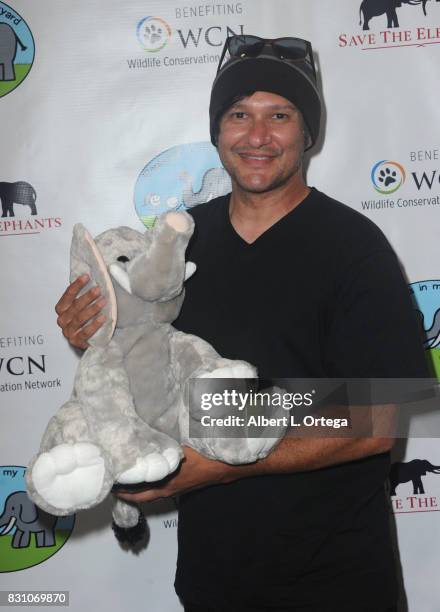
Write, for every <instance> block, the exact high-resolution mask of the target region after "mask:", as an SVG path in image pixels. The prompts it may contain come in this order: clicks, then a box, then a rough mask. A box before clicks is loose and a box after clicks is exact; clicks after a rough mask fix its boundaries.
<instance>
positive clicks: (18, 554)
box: [0, 529, 71, 573]
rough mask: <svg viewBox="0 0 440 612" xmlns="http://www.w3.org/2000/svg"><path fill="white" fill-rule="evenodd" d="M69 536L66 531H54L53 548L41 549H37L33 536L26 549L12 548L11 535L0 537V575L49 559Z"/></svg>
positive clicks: (68, 532)
mask: <svg viewBox="0 0 440 612" xmlns="http://www.w3.org/2000/svg"><path fill="white" fill-rule="evenodd" d="M70 534H71V532H70V531H68V530H64V529H62V530H59V531H58V530H56V531H55V542H56V543H55V546H48V547H43V548H37V545H36V540H35V535H32V536H31V541H30V544H29V546H28V547H27V548H12V538H13V536H12V535H5V536H2V537H0V573H1V572H14V571H16V570H21V569H25V568H27V567H32V566H33V565H37V564H38V563H41V562H42V561H45V560H46V559H49V557H52V555H54V554H55V553H56V552H57V551H58V550H59V549H60V548H61V547H62V546H63V545H64V544H65V542H66V540H67V539H68V537H69V535H70Z"/></svg>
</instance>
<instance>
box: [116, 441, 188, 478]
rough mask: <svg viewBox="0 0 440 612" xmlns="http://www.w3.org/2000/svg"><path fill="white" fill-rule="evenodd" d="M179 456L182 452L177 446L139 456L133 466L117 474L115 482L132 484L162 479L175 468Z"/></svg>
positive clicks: (178, 461) (180, 456)
mask: <svg viewBox="0 0 440 612" xmlns="http://www.w3.org/2000/svg"><path fill="white" fill-rule="evenodd" d="M181 458H182V452H181V451H180V449H179V448H177V447H175V448H173V447H170V448H166V449H165V450H163V451H162V452H157V451H154V452H151V453H149V454H147V455H144V456H143V457H139V458H138V459H137V460H136V464H135V465H134V466H133V467H131V468H129V469H128V470H125V472H122V474H120V475H119V476H118V478H117V482H118V484H134V483H138V482H156V481H157V480H162V478H165V477H166V476H168V474H171V473H172V472H174V471H175V470H176V469H177V466H178V465H179V463H180V459H181Z"/></svg>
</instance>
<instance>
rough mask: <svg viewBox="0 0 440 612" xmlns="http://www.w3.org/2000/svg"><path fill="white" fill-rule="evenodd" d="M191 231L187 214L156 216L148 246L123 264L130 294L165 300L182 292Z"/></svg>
mask: <svg viewBox="0 0 440 612" xmlns="http://www.w3.org/2000/svg"><path fill="white" fill-rule="evenodd" d="M193 231H194V221H193V219H192V217H191V216H190V215H188V214H187V213H181V212H179V213H174V212H172V213H168V214H167V215H165V216H164V217H159V219H158V221H157V223H156V225H155V226H154V229H153V232H154V237H153V240H152V241H151V244H150V247H149V248H148V250H147V251H146V253H141V254H140V255H138V256H137V257H136V258H135V259H133V260H132V261H131V262H130V263H129V264H128V265H127V274H128V277H129V280H130V287H131V291H132V293H133V294H134V295H136V296H138V297H140V298H142V299H143V300H146V301H155V300H160V301H161V302H165V301H168V300H170V299H172V298H174V297H175V296H176V295H178V294H179V293H180V292H181V291H182V287H183V282H184V279H185V258H184V254H185V250H186V247H187V245H188V242H189V240H190V238H191V236H192V233H193ZM148 240H150V237H148Z"/></svg>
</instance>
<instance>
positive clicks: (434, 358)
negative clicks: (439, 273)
mask: <svg viewBox="0 0 440 612" xmlns="http://www.w3.org/2000/svg"><path fill="white" fill-rule="evenodd" d="M409 288H410V292H411V297H412V299H413V303H414V307H415V309H416V314H417V316H418V320H419V325H420V333H421V336H422V338H423V340H424V346H425V349H426V351H427V356H428V359H429V360H430V362H431V365H432V367H433V369H434V372H435V375H436V376H437V378H438V379H440V280H425V281H419V282H417V283H412V284H411V285H410V286H409Z"/></svg>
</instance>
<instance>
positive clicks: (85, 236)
mask: <svg viewBox="0 0 440 612" xmlns="http://www.w3.org/2000/svg"><path fill="white" fill-rule="evenodd" d="M82 274H88V275H89V276H90V281H89V282H88V283H87V285H86V286H85V287H84V288H83V290H82V291H81V294H80V295H82V294H83V293H85V292H86V291H88V290H89V289H91V288H92V287H94V286H95V285H99V286H100V287H101V295H102V297H104V298H105V299H106V304H105V306H104V308H103V309H102V314H104V315H105V317H106V320H105V323H104V325H103V326H102V327H101V328H100V329H98V331H97V332H96V333H95V334H94V335H93V336H92V337H91V338H90V340H89V344H90V345H91V346H100V347H104V346H107V344H108V343H109V342H110V340H111V338H112V336H113V332H114V331H115V326H116V317H117V308H116V295H115V291H114V289H113V284H112V281H111V279H110V275H109V273H108V272H107V266H106V265H105V262H104V260H103V258H102V255H101V253H100V252H99V250H98V247H97V246H96V243H95V241H94V240H93V238H92V236H91V235H90V234H89V232H88V231H87V230H86V228H85V227H84V225H81V223H77V224H76V225H75V226H74V228H73V237H72V245H71V247H70V280H71V281H73V280H75V278H78V276H81V275H82Z"/></svg>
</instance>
